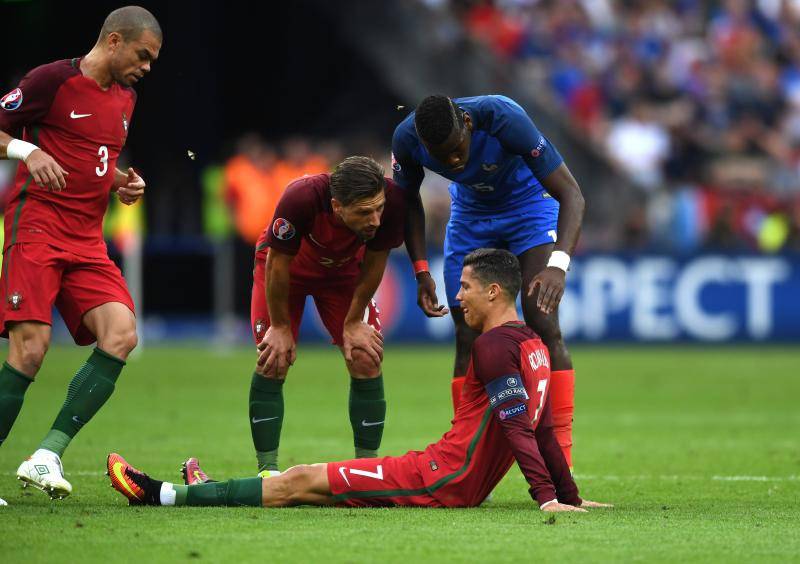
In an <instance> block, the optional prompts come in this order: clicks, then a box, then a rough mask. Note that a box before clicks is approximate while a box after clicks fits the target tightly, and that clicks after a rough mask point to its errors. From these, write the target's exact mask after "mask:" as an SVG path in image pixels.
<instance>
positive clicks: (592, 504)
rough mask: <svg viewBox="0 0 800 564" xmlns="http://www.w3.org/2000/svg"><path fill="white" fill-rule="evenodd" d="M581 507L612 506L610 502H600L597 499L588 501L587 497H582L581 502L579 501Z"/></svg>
mask: <svg viewBox="0 0 800 564" xmlns="http://www.w3.org/2000/svg"><path fill="white" fill-rule="evenodd" d="M581 507H614V506H613V505H612V504H610V503H600V502H599V501H589V500H588V499H584V500H583V503H581Z"/></svg>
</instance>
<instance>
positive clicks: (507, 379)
mask: <svg viewBox="0 0 800 564" xmlns="http://www.w3.org/2000/svg"><path fill="white" fill-rule="evenodd" d="M521 283H522V276H521V273H520V267H519V262H518V261H517V258H516V257H515V256H514V255H513V254H512V253H510V252H509V251H505V250H497V249H479V250H477V251H474V252H472V253H470V254H469V255H467V257H466V258H465V259H464V268H463V272H462V275H461V290H460V291H459V293H458V300H459V302H460V305H461V308H462V310H463V312H464V316H465V319H466V321H467V323H468V324H469V325H470V327H472V328H473V329H475V330H476V331H479V332H480V333H481V336H480V337H478V338H477V339H476V340H475V343H474V344H473V347H472V357H471V361H470V364H469V370H468V371H467V377H466V381H465V384H464V392H463V396H462V401H461V403H460V404H459V406H458V409H457V411H456V415H455V419H454V420H453V427H452V428H451V429H450V430H449V431H448V432H447V433H445V435H444V436H443V437H442V438H441V439H440V440H439V441H438V442H436V443H434V444H432V445H429V446H428V447H427V448H426V449H425V450H423V451H410V452H408V453H407V454H405V455H403V456H399V457H391V456H387V457H383V458H378V459H355V460H347V461H344V462H331V463H327V464H313V465H309V466H295V467H294V468H290V469H289V470H287V471H286V472H284V473H283V474H281V475H280V476H275V477H270V478H266V479H263V480H261V479H259V478H249V479H244V480H230V481H228V482H215V483H207V484H196V485H191V486H185V485H174V484H171V483H168V482H160V481H158V480H153V479H152V478H150V477H149V476H147V475H146V474H143V473H142V472H140V471H138V470H136V469H135V468H133V467H132V466H130V465H129V464H128V463H127V462H126V461H125V460H124V459H123V458H122V457H121V456H119V455H118V454H111V455H109V457H108V461H107V467H108V473H109V476H110V477H111V483H112V485H113V486H114V487H115V488H116V489H117V491H119V492H120V493H122V494H123V495H125V496H126V497H127V498H128V499H129V500H130V501H131V502H132V503H145V504H150V505H253V506H264V507H283V506H290V505H301V504H310V505H339V506H350V507H352V506H422V507H474V506H477V505H479V504H480V503H481V502H482V501H483V500H484V499H485V498H486V496H487V495H488V494H489V492H491V491H492V489H493V488H494V487H495V486H496V485H497V483H498V482H499V481H500V480H501V479H502V477H503V476H504V475H505V474H506V472H508V470H509V468H510V467H511V465H512V464H513V461H514V460H516V461H517V464H518V465H519V467H520V469H521V470H522V473H523V474H524V476H525V478H526V480H527V481H528V484H529V485H530V494H531V496H532V497H533V499H534V500H535V501H536V502H537V503H538V504H539V507H540V508H541V509H542V510H544V511H582V509H581V508H582V507H608V505H607V504H601V503H596V502H591V501H587V500H583V499H581V498H580V497H579V495H578V488H577V486H576V485H575V482H574V481H573V479H572V476H571V474H570V472H569V467H568V466H567V461H566V459H565V458H564V455H563V453H562V451H561V448H560V447H559V445H558V441H557V440H556V437H555V435H554V433H553V421H552V414H551V406H550V398H549V382H550V357H549V354H548V352H547V348H546V347H545V346H544V344H543V343H542V341H541V339H539V337H538V336H537V335H536V334H535V333H534V332H533V330H532V329H530V328H529V327H527V326H526V325H525V324H524V323H523V322H521V321H520V320H519V318H518V316H517V310H516V305H515V302H516V296H517V294H518V293H519V290H520V286H521Z"/></svg>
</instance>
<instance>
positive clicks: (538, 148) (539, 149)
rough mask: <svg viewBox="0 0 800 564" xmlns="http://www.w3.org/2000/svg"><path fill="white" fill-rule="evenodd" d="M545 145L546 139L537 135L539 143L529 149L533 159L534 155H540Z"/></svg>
mask: <svg viewBox="0 0 800 564" xmlns="http://www.w3.org/2000/svg"><path fill="white" fill-rule="evenodd" d="M545 145H547V141H546V140H545V138H544V137H543V136H542V137H539V143H537V144H536V147H534V148H533V149H532V150H531V156H532V157H533V158H534V159H535V158H536V157H538V156H539V155H541V154H542V151H544V147H545Z"/></svg>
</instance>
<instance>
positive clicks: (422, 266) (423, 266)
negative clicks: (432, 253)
mask: <svg viewBox="0 0 800 564" xmlns="http://www.w3.org/2000/svg"><path fill="white" fill-rule="evenodd" d="M430 271H431V268H430V267H429V266H428V261H427V260H415V261H414V276H418V275H419V273H420V272H430Z"/></svg>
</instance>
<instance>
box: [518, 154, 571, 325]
mask: <svg viewBox="0 0 800 564" xmlns="http://www.w3.org/2000/svg"><path fill="white" fill-rule="evenodd" d="M542 186H544V187H545V189H546V190H547V192H548V193H549V194H550V195H551V196H553V198H555V199H556V200H558V203H559V204H560V208H559V212H558V240H557V242H556V244H555V248H554V249H553V253H558V252H561V253H565V254H566V255H567V256H571V255H572V253H573V251H574V250H575V246H576V245H577V244H578V237H580V233H581V223H582V222H583V211H584V207H585V203H584V199H583V194H582V193H581V189H580V186H578V182H577V181H576V180H575V177H573V176H572V173H571V172H570V171H569V169H568V168H567V165H565V164H564V163H561V165H560V166H559V167H558V168H556V169H555V170H554V171H553V172H552V173H550V174H549V175H548V176H547V177H546V178H545V179H544V180H543V181H542ZM551 262H552V259H551ZM566 274H567V273H566V268H564V269H562V268H560V267H559V266H552V265H548V266H547V267H546V268H545V269H544V270H542V271H541V272H540V273H539V274H537V275H536V276H535V277H534V278H533V280H531V283H530V285H529V286H528V295H529V296H532V295H533V293H534V292H535V291H536V289H537V288H538V289H539V295H538V296H537V298H536V306H537V307H538V308H539V309H540V310H541V311H542V312H544V313H546V314H550V313H551V312H553V311H554V310H555V309H556V307H558V304H559V302H560V301H561V297H562V296H563V295H564V286H565V284H566Z"/></svg>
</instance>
